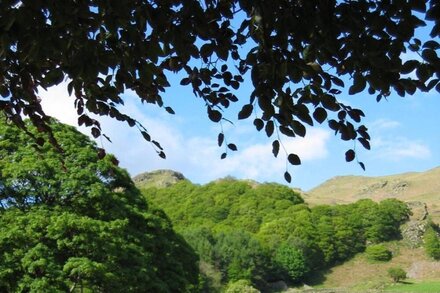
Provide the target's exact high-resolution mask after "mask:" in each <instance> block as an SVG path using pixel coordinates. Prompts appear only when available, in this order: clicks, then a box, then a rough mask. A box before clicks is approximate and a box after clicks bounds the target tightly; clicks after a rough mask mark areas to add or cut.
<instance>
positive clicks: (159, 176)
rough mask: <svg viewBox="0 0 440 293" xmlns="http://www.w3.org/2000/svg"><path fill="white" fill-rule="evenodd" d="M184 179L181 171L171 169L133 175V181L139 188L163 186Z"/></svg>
mask: <svg viewBox="0 0 440 293" xmlns="http://www.w3.org/2000/svg"><path fill="white" fill-rule="evenodd" d="M185 179H186V178H185V176H183V174H182V173H179V172H176V171H173V170H156V171H153V172H145V173H141V174H139V175H136V176H135V177H133V182H134V183H135V184H136V186H137V187H139V188H148V187H157V188H164V187H168V186H171V185H173V184H176V183H177V182H179V181H181V180H185Z"/></svg>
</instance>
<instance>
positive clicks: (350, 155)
mask: <svg viewBox="0 0 440 293" xmlns="http://www.w3.org/2000/svg"><path fill="white" fill-rule="evenodd" d="M355 156H356V153H355V152H354V150H348V151H346V152H345V161H347V162H351V161H353V160H354V158H355Z"/></svg>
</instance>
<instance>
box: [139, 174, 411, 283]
mask: <svg viewBox="0 0 440 293" xmlns="http://www.w3.org/2000/svg"><path fill="white" fill-rule="evenodd" d="M143 194H144V195H145V196H146V197H147V198H148V201H149V202H150V203H151V204H152V205H154V206H156V207H158V208H161V209H163V210H164V211H165V213H166V214H167V215H168V216H169V217H170V218H171V221H172V222H173V225H174V227H175V229H176V230H177V231H178V232H179V233H180V234H181V235H183V237H184V238H185V240H186V241H187V242H188V243H189V244H190V245H191V246H192V248H193V249H194V250H195V251H196V252H197V253H198V255H199V256H200V259H201V266H200V267H201V270H202V273H204V278H202V280H203V282H204V285H205V290H206V291H213V290H215V289H216V288H217V289H218V288H219V287H220V286H222V285H225V284H228V283H233V282H235V281H238V280H248V281H249V282H250V283H252V284H253V285H254V286H255V287H257V288H259V289H263V290H264V289H265V288H266V287H267V286H268V284H269V283H271V282H274V281H278V280H284V281H286V282H290V283H298V282H301V281H302V280H304V279H305V278H306V277H307V276H309V275H310V274H313V273H314V272H316V271H317V270H319V269H323V268H325V267H329V266H331V265H334V264H336V263H339V262H343V261H345V260H347V259H348V258H350V257H352V256H353V255H354V254H356V253H358V252H361V251H364V250H365V248H366V246H367V245H368V244H373V243H379V242H383V241H387V240H391V239H395V238H398V237H399V236H400V232H399V226H400V225H401V224H402V223H403V222H404V221H406V220H407V219H408V216H409V213H410V210H409V209H408V207H407V206H406V204H404V203H402V202H400V201H398V200H395V199H388V200H384V201H382V202H380V203H376V202H373V201H372V200H360V201H358V202H356V203H353V204H348V205H339V206H316V207H313V208H311V207H309V206H308V205H306V204H305V203H304V200H303V199H302V198H301V196H300V195H299V194H298V193H296V192H294V191H293V190H292V189H290V188H288V187H286V186H282V185H279V184H272V183H266V184H256V183H252V182H245V181H237V180H232V179H228V180H220V181H218V182H213V183H210V184H207V185H203V186H199V185H194V184H192V183H190V182H188V181H181V182H180V183H178V184H176V185H173V186H172V187H169V188H164V189H157V188H149V189H145V190H143ZM202 287H203V286H202Z"/></svg>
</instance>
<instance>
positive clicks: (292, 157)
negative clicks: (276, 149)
mask: <svg viewBox="0 0 440 293" xmlns="http://www.w3.org/2000/svg"><path fill="white" fill-rule="evenodd" d="M287 160H288V161H289V163H290V164H292V165H301V159H300V158H299V157H298V155H296V154H290V155H289V156H288V157H287Z"/></svg>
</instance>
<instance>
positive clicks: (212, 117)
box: [208, 107, 222, 122]
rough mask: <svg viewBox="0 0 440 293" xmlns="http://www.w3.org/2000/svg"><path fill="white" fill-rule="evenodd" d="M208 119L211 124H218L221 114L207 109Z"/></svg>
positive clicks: (209, 108)
mask: <svg viewBox="0 0 440 293" xmlns="http://www.w3.org/2000/svg"><path fill="white" fill-rule="evenodd" d="M208 117H209V119H210V120H211V121H212V122H219V121H220V120H221V119H222V113H220V112H219V111H217V110H212V109H211V107H208Z"/></svg>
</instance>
